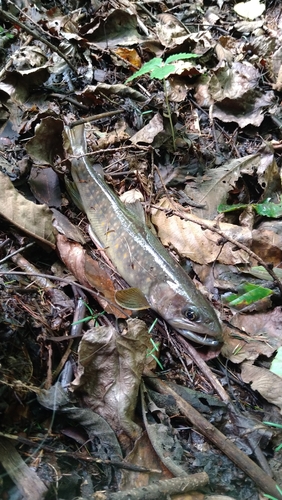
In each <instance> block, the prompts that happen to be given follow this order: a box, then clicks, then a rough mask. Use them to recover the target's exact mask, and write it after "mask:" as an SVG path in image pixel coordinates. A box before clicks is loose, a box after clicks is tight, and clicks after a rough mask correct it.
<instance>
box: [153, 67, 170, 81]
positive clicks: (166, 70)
mask: <svg viewBox="0 0 282 500" xmlns="http://www.w3.org/2000/svg"><path fill="white" fill-rule="evenodd" d="M174 71H175V66H174V65H173V64H166V65H165V66H161V67H160V68H155V69H153V70H152V72H151V78H157V79H158V80H163V79H164V78H166V77H167V76H168V75H171V73H174Z"/></svg>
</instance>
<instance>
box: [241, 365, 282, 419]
mask: <svg viewBox="0 0 282 500" xmlns="http://www.w3.org/2000/svg"><path fill="white" fill-rule="evenodd" d="M241 376H242V379H243V381H244V382H246V383H250V382H251V386H252V389H254V391H258V392H259V393H260V394H261V396H263V397H264V398H265V399H266V400H267V401H268V402H269V403H272V404H274V405H276V406H278V407H279V408H280V413H282V394H281V380H282V379H281V377H278V375H275V373H272V372H271V371H269V370H267V369H266V368H261V367H258V366H254V365H252V363H248V362H245V363H243V364H242V372H241Z"/></svg>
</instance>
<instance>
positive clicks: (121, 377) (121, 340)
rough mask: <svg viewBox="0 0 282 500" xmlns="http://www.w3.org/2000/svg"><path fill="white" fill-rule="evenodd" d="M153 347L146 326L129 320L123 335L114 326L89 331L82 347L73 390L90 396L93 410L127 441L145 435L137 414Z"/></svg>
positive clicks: (88, 397) (89, 402)
mask: <svg viewBox="0 0 282 500" xmlns="http://www.w3.org/2000/svg"><path fill="white" fill-rule="evenodd" d="M150 345H151V344H150V337H149V335H148V330H147V327H146V325H145V323H144V322H143V321H141V320H139V319H129V320H127V321H126V325H125V326H124V329H123V331H122V332H121V333H120V332H119V331H117V330H116V329H115V328H114V327H113V326H110V327H104V326H103V327H102V326H101V327H97V328H92V329H91V330H88V332H86V333H85V334H84V336H83V339H82V341H81V343H80V346H79V367H78V375H77V377H76V379H75V381H74V382H73V384H72V387H73V389H74V390H76V391H77V390H79V391H82V392H83V393H84V394H86V397H85V400H86V401H87V404H88V405H89V406H90V407H91V408H92V410H93V411H95V412H97V413H99V415H101V416H102V417H104V418H105V420H107V422H108V423H109V424H110V425H111V427H112V428H113V429H114V430H115V431H116V432H118V433H119V435H120V433H122V434H123V435H124V439H125V440H128V438H130V439H131V440H133V441H135V440H136V438H137V437H138V436H140V434H141V429H140V427H139V426H138V425H137V424H136V423H135V422H134V413H135V407H136V402H137V396H138V391H139V385H140V381H141V376H142V372H143V368H144V366H145V362H146V353H147V351H148V348H149V346H150ZM120 437H121V435H120Z"/></svg>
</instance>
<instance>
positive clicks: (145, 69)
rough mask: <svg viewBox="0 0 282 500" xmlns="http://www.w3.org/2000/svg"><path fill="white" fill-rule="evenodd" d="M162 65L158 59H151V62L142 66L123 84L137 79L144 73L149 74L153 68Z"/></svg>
mask: <svg viewBox="0 0 282 500" xmlns="http://www.w3.org/2000/svg"><path fill="white" fill-rule="evenodd" d="M162 64H163V60H162V59H161V58H160V57H154V59H151V61H148V62H146V63H145V64H143V66H142V68H140V69H139V70H138V71H136V73H134V75H132V76H130V77H129V78H127V80H126V82H125V83H128V82H131V81H132V80H134V79H135V78H138V76H142V75H145V73H150V71H152V70H153V69H155V68H158V67H160V66H161V65H162Z"/></svg>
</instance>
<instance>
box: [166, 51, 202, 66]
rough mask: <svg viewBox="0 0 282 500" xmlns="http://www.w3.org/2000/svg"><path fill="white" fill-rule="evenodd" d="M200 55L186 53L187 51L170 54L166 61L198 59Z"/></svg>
mask: <svg viewBox="0 0 282 500" xmlns="http://www.w3.org/2000/svg"><path fill="white" fill-rule="evenodd" d="M197 57H199V56H198V54H189V53H186V52H183V53H181V54H174V55H173V56H169V57H168V58H167V59H166V61H165V63H166V64H167V63H171V62H175V61H181V60H183V59H196V58H197Z"/></svg>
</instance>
